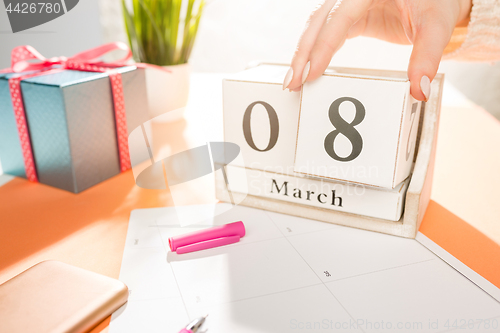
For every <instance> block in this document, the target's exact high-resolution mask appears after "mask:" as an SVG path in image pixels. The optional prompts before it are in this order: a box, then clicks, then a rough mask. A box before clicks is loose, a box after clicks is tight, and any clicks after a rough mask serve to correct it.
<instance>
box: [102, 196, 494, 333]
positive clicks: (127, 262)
mask: <svg viewBox="0 0 500 333" xmlns="http://www.w3.org/2000/svg"><path fill="white" fill-rule="evenodd" d="M224 205H227V204H219V205H216V206H218V207H216V209H222V208H226V207H227V206H226V207H223V206H224ZM203 208H204V207H201V206H186V207H185V209H203ZM176 209H179V207H177V208H176ZM239 220H242V221H243V222H244V224H245V227H246V235H245V237H243V238H242V239H241V241H240V242H239V243H236V244H232V245H228V246H224V247H219V248H214V249H209V250H204V251H200V252H195V253H189V254H183V255H177V254H176V253H172V252H170V251H169V248H168V242H167V239H168V238H169V237H171V236H174V235H179V234H183V233H186V232H190V231H194V230H199V229H201V228H205V227H207V226H209V225H220V224H225V223H230V222H235V221H239ZM120 280H122V281H123V282H125V283H126V284H127V285H128V287H129V288H130V290H131V294H130V298H129V301H128V304H127V305H126V307H125V309H124V310H123V311H120V314H118V312H117V313H115V314H114V315H113V320H112V322H111V325H110V332H111V333H118V332H119V333H122V332H124V333H127V332H162V333H165V332H166V333H170V332H171V333H174V332H175V333H177V332H178V331H179V330H180V329H181V328H182V327H184V326H185V325H186V324H187V323H188V322H189V320H191V319H194V318H195V317H198V316H201V315H204V314H207V313H208V314H209V316H208V319H207V321H206V324H205V326H204V327H206V328H208V329H209V331H211V332H219V333H225V332H227V333H235V332H238V333H239V332H243V333H245V332H269V333H271V332H272V333H276V332H334V331H335V332H337V331H341V332H387V331H394V332H444V331H450V330H455V329H457V331H459V332H464V331H465V332H498V331H499V330H500V303H498V302H497V301H495V300H494V299H493V298H492V297H491V296H489V295H488V294H486V293H485V292H484V291H483V290H481V289H480V288H478V287H477V286H476V285H474V284H473V283H472V282H470V281H469V280H468V279H467V278H465V277H464V276H462V275H461V274H460V273H458V272H457V271H455V270H454V269H453V268H451V267H450V266H448V265H447V264H446V263H445V262H444V261H442V260H441V259H439V257H437V256H436V255H434V254H433V253H432V252H431V251H429V250H427V249H426V248H425V247H424V246H422V245H421V244H419V243H418V242H417V241H415V240H412V239H405V238H399V237H394V236H389V235H384V234H379V233H373V232H369V231H364V230H358V229H352V228H346V227H342V226H338V225H334V224H328V223H322V222H317V221H312V220H307V219H302V218H298V217H292V216H287V215H282V214H277V213H272V212H267V211H262V210H258V209H253V208H247V207H242V206H236V207H234V208H233V209H231V210H229V211H227V212H225V213H223V214H221V215H219V216H217V217H215V218H214V219H213V220H211V221H204V222H203V223H200V224H198V225H191V226H189V227H183V228H182V227H180V226H179V223H178V221H177V218H176V213H175V209H174V208H158V209H143V210H135V211H133V212H132V214H131V217H130V223H129V228H128V234H127V241H126V245H125V251H124V254H123V262H122V267H121V272H120ZM463 325H465V326H464V328H463V329H458V328H460V327H461V326H463Z"/></svg>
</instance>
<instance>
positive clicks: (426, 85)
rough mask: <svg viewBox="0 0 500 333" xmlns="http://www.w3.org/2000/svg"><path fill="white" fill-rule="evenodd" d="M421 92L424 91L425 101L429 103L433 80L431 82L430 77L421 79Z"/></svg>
mask: <svg viewBox="0 0 500 333" xmlns="http://www.w3.org/2000/svg"><path fill="white" fill-rule="evenodd" d="M420 90H422V93H423V94H424V96H425V100H426V101H427V100H428V99H429V96H430V95H431V80H429V77H428V76H426V75H424V76H422V78H421V79H420Z"/></svg>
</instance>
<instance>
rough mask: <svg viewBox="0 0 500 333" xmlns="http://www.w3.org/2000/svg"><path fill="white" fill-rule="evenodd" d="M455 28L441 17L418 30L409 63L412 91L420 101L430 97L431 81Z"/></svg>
mask: <svg viewBox="0 0 500 333" xmlns="http://www.w3.org/2000/svg"><path fill="white" fill-rule="evenodd" d="M452 33H453V28H449V27H448V26H447V25H446V23H444V22H442V21H440V19H439V18H437V19H434V20H433V22H432V23H427V24H425V25H423V26H422V27H421V29H420V30H419V31H417V32H416V34H415V38H414V42H413V51H412V53H411V57H410V63H409V65H408V78H409V79H410V84H411V88H410V93H411V95H412V96H413V97H415V98H416V99H417V100H419V101H426V100H427V99H429V96H430V93H431V85H430V83H431V82H432V80H433V79H434V77H435V76H436V73H437V71H438V68H439V62H440V61H441V57H442V56H443V51H444V48H445V47H446V45H448V42H449V41H450V38H451V34H452Z"/></svg>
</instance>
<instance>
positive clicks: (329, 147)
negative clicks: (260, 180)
mask: <svg viewBox="0 0 500 333" xmlns="http://www.w3.org/2000/svg"><path fill="white" fill-rule="evenodd" d="M419 116H420V102H418V101H417V100H415V99H413V97H412V96H411V95H410V82H409V80H408V78H406V77H405V76H402V77H400V78H398V77H369V76H362V75H352V74H351V75H349V74H341V73H331V72H330V73H325V74H324V75H323V76H322V77H320V78H319V79H317V80H315V81H314V82H308V83H306V84H305V85H304V88H303V91H302V98H301V106H300V122H299V130H298V137H297V150H296V156H295V171H296V172H299V173H305V174H310V175H313V176H319V177H325V178H331V179H337V180H343V181H349V182H355V183H359V184H365V185H371V186H379V187H384V188H394V187H396V186H397V185H398V184H399V183H401V182H402V181H403V180H404V179H406V178H407V177H408V176H409V175H410V170H411V167H412V164H413V155H414V152H415V149H414V148H415V142H416V137H417V129H418V123H419Z"/></svg>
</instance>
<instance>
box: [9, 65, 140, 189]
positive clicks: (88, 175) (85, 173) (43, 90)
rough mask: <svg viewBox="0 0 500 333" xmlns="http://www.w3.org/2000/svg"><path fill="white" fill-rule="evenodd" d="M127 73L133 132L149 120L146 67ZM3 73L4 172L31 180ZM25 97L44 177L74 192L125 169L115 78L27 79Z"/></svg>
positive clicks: (73, 74) (65, 75) (65, 74)
mask: <svg viewBox="0 0 500 333" xmlns="http://www.w3.org/2000/svg"><path fill="white" fill-rule="evenodd" d="M114 70H115V71H117V72H118V73H120V74H121V77H122V85H123V98H124V104H125V110H126V121H127V130H128V133H130V132H131V131H132V130H133V129H134V128H136V127H138V126H140V125H141V124H142V123H144V122H145V121H147V120H148V105H147V93H146V83H145V70H144V69H140V68H137V67H135V66H126V67H120V68H116V69H114ZM25 74H26V73H20V74H0V162H1V165H2V169H3V172H4V173H7V174H11V175H14V176H18V177H24V178H26V171H25V166H24V159H23V154H22V149H21V143H20V139H19V133H18V129H17V126H16V118H15V115H14V110H13V105H12V99H11V93H10V90H9V82H8V80H9V78H11V77H13V76H22V75H25ZM20 86H21V91H22V99H23V103H24V109H25V114H26V121H27V125H28V130H29V136H30V139H31V147H32V151H33V157H34V162H35V166H36V172H37V176H38V180H39V181H40V182H41V183H43V184H46V185H50V186H54V187H57V188H60V189H63V190H67V191H71V192H74V193H78V192H81V191H83V190H85V189H87V188H89V187H91V186H93V185H95V184H97V183H99V182H102V181H103V180H106V179H108V178H110V177H113V176H115V175H117V174H119V173H120V159H119V153H118V142H117V134H116V126H115V114H114V107H113V95H112V90H111V84H110V78H109V76H108V75H107V74H105V73H96V72H85V71H76V70H61V71H59V72H56V73H47V74H44V73H42V74H41V75H38V76H35V77H31V78H27V79H24V80H22V81H21V84H20Z"/></svg>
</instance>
